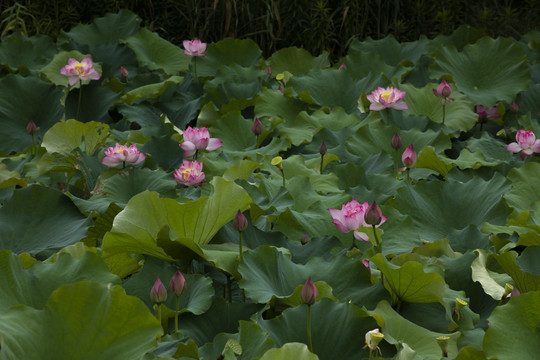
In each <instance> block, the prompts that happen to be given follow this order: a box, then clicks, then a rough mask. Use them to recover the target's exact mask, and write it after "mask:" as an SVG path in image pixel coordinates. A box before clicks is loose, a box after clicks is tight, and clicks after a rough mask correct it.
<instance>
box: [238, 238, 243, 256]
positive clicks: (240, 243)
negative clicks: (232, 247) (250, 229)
mask: <svg viewBox="0 0 540 360" xmlns="http://www.w3.org/2000/svg"><path fill="white" fill-rule="evenodd" d="M238 253H239V255H240V261H242V260H243V254H242V232H241V231H239V232H238Z"/></svg>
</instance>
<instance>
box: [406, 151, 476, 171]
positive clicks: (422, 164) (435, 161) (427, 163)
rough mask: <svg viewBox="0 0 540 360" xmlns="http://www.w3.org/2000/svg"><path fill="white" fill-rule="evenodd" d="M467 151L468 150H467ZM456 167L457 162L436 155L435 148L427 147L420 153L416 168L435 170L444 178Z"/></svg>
mask: <svg viewBox="0 0 540 360" xmlns="http://www.w3.org/2000/svg"><path fill="white" fill-rule="evenodd" d="M465 151H466V150H465ZM454 167H456V164H455V162H453V161H452V160H450V159H448V158H447V157H446V156H444V155H442V154H441V155H438V154H436V153H435V149H434V148H433V146H426V147H424V148H422V150H420V152H419V153H418V158H417V159H416V164H415V165H414V168H418V169H431V170H435V171H436V172H438V173H439V174H441V175H442V176H446V175H447V174H448V172H449V171H450V170H452V168H454Z"/></svg>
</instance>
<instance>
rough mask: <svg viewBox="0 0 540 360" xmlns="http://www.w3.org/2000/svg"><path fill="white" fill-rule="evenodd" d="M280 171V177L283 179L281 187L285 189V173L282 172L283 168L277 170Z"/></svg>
mask: <svg viewBox="0 0 540 360" xmlns="http://www.w3.org/2000/svg"><path fill="white" fill-rule="evenodd" d="M279 170H281V176H282V177H283V187H285V172H284V171H283V168H279Z"/></svg>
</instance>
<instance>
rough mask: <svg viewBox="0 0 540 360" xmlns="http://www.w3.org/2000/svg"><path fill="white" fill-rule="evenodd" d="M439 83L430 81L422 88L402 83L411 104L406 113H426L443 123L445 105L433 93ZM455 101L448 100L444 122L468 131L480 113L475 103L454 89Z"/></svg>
mask: <svg viewBox="0 0 540 360" xmlns="http://www.w3.org/2000/svg"><path fill="white" fill-rule="evenodd" d="M437 86H438V84H434V83H429V84H427V85H426V86H424V87H423V88H421V89H418V88H416V87H414V86H412V85H410V84H402V85H401V86H400V89H401V90H403V91H406V92H407V95H406V97H405V102H406V103H407V105H409V109H408V110H407V111H406V113H410V114H414V115H425V116H427V117H429V119H430V120H431V121H434V122H437V123H442V119H443V107H442V106H441V98H440V97H438V96H435V95H433V91H432V90H433V89H437ZM451 96H452V98H453V99H454V101H452V102H447V103H446V105H445V107H446V109H445V122H444V124H445V125H446V126H447V127H448V128H450V129H451V130H453V131H468V130H470V129H472V128H473V127H474V125H476V122H477V120H478V114H476V113H475V112H474V111H473V104H472V103H471V102H470V101H469V99H467V96H465V95H463V94H460V93H459V92H458V91H456V90H455V89H454V91H453V92H452V95H451Z"/></svg>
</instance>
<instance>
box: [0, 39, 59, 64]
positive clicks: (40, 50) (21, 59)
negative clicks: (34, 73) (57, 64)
mask: <svg viewBox="0 0 540 360" xmlns="http://www.w3.org/2000/svg"><path fill="white" fill-rule="evenodd" d="M55 52H56V47H55V46H54V43H53V41H52V39H51V38H50V37H47V36H33V37H31V38H28V39H27V38H25V37H23V36H18V35H12V36H9V37H6V38H4V39H3V40H2V43H0V59H2V60H1V63H2V64H3V65H4V64H5V65H6V66H7V67H8V68H9V69H10V70H11V71H24V70H27V69H29V70H38V69H40V68H41V67H43V66H45V65H46V64H47V63H48V62H49V59H50V58H52V57H53V56H54V54H55Z"/></svg>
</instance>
